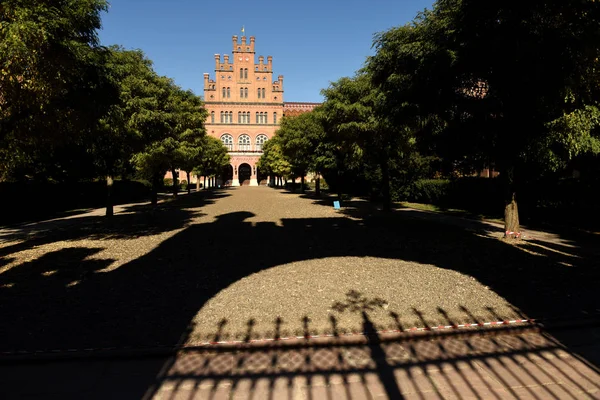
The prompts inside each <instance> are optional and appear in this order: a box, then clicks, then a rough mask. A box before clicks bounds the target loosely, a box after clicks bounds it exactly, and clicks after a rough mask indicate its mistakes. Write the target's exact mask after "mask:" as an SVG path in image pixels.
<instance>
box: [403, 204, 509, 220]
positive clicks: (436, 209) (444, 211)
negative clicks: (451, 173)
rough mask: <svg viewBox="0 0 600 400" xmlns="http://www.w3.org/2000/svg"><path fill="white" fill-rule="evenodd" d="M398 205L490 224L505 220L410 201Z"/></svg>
mask: <svg viewBox="0 0 600 400" xmlns="http://www.w3.org/2000/svg"><path fill="white" fill-rule="evenodd" d="M398 204H399V205H400V206H402V207H406V208H414V209H415V210H421V211H430V212H436V213H441V214H448V215H455V216H459V217H464V218H471V219H478V220H482V221H489V222H497V223H499V224H503V223H504V220H503V219H500V218H497V217H494V216H491V215H483V214H476V213H472V212H469V211H466V210H461V209H458V208H446V207H440V206H436V205H434V204H424V203H411V202H409V201H401V202H399V203H398Z"/></svg>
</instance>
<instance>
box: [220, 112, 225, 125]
mask: <svg viewBox="0 0 600 400" xmlns="http://www.w3.org/2000/svg"><path fill="white" fill-rule="evenodd" d="M224 122H225V118H224V117H223V111H221V123H224Z"/></svg>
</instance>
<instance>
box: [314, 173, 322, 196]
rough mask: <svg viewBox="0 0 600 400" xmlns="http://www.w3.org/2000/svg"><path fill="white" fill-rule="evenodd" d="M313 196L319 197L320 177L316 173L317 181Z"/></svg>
mask: <svg viewBox="0 0 600 400" xmlns="http://www.w3.org/2000/svg"><path fill="white" fill-rule="evenodd" d="M315 195H317V196H320V195H321V175H320V174H318V173H317V179H316V180H315Z"/></svg>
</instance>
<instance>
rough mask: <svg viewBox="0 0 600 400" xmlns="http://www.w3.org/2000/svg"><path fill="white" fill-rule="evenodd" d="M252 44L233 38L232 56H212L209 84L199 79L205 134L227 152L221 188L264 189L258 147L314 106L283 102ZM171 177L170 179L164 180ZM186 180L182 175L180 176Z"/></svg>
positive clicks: (268, 65) (279, 82) (268, 63)
mask: <svg viewBox="0 0 600 400" xmlns="http://www.w3.org/2000/svg"><path fill="white" fill-rule="evenodd" d="M254 46H255V38H254V36H250V37H249V38H247V37H246V36H241V37H238V36H236V35H234V36H233V37H232V54H231V55H229V54H225V55H223V56H222V57H221V55H220V54H215V71H214V74H215V76H214V79H212V78H211V76H210V74H209V73H208V72H207V73H204V104H205V107H206V110H207V111H208V118H207V120H206V122H205V127H206V133H207V134H208V135H210V136H213V137H215V138H218V139H220V140H221V141H222V142H223V144H224V145H225V146H226V147H227V148H228V149H229V155H230V156H231V165H230V167H229V170H228V172H227V173H226V174H224V175H225V176H224V177H223V181H220V180H219V181H217V183H218V184H220V185H225V186H240V185H250V186H257V185H259V184H266V183H267V180H268V177H266V176H261V175H260V172H259V171H258V168H257V163H258V160H259V159H260V156H261V155H262V146H263V144H264V143H265V142H266V141H267V140H268V139H270V138H271V137H273V135H274V134H275V131H276V130H277V129H278V127H279V122H280V120H281V118H282V117H283V116H284V115H298V114H301V113H303V112H308V111H311V110H312V109H313V108H314V107H316V106H317V105H318V104H319V103H298V102H287V103H286V102H284V89H283V75H277V79H275V78H274V73H273V57H272V56H267V58H266V60H265V57H264V56H258V58H257V57H256V53H255V47H254ZM167 177H170V174H169V173H168V174H167ZM180 177H183V178H184V179H185V173H184V172H182V171H180Z"/></svg>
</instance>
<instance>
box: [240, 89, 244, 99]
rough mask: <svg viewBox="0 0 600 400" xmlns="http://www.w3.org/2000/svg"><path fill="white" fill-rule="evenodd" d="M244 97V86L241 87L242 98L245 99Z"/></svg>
mask: <svg viewBox="0 0 600 400" xmlns="http://www.w3.org/2000/svg"><path fill="white" fill-rule="evenodd" d="M243 98H244V88H243V87H241V88H240V99H243Z"/></svg>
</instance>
